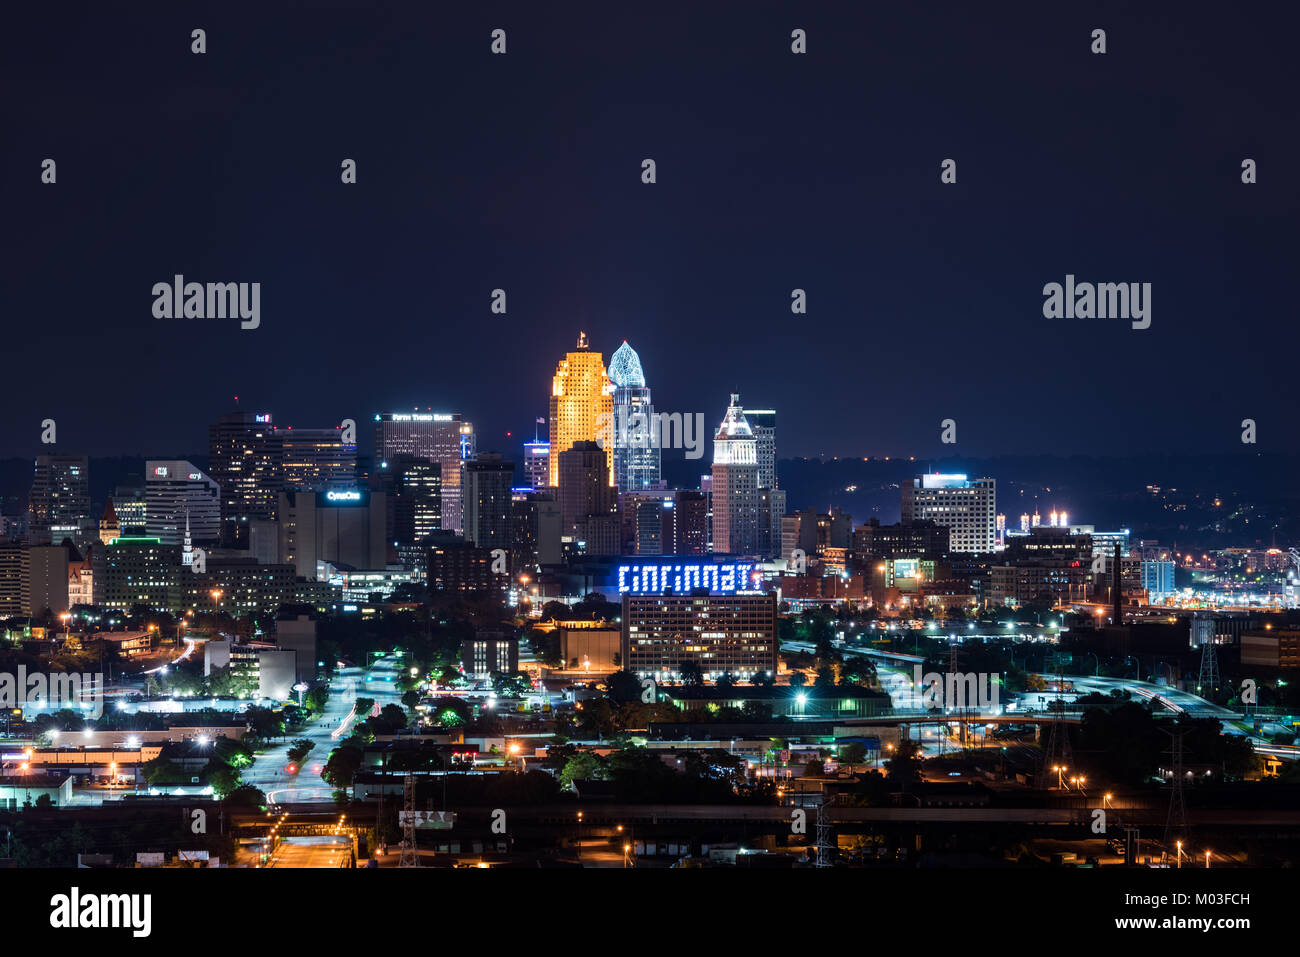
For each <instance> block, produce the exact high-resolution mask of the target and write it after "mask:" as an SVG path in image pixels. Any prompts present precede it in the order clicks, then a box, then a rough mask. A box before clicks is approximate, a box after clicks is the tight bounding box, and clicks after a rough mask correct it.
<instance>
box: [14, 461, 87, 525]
mask: <svg viewBox="0 0 1300 957" xmlns="http://www.w3.org/2000/svg"><path fill="white" fill-rule="evenodd" d="M89 517H90V466H89V461H88V459H87V458H86V456H84V455H40V456H37V458H36V469H35V472H34V473H33V475H32V491H31V495H30V497H29V498H28V520H29V522H30V526H31V530H32V532H33V533H34V535H35V536H36V540H37V541H38V542H39V541H44V540H48V539H49V538H50V534H51V533H50V529H51V527H52V526H54V525H62V524H74V525H75V524H76V523H78V522H79V521H81V520H82V519H84V518H89ZM55 544H58V540H57V539H56V540H55Z"/></svg>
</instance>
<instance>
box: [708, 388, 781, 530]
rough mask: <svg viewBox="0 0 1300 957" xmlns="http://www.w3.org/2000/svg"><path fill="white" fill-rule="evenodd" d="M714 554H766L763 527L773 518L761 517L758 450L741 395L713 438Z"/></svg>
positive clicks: (733, 400)
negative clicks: (742, 405)
mask: <svg viewBox="0 0 1300 957" xmlns="http://www.w3.org/2000/svg"><path fill="white" fill-rule="evenodd" d="M712 479H713V482H712V487H713V551H714V552H715V553H718V554H734V555H752V554H757V553H759V552H760V551H762V540H763V538H764V537H765V536H764V534H763V529H762V526H763V525H766V524H769V523H770V521H771V519H770V516H769V515H768V514H767V513H766V512H763V514H762V515H761V516H760V511H762V510H761V509H760V507H759V506H760V496H759V494H758V448H757V442H756V440H755V439H754V433H753V430H752V429H750V427H749V422H748V421H747V420H746V419H745V410H744V409H743V408H742V407H741V405H740V396H739V395H738V394H736V393H734V392H733V393H732V395H731V404H730V405H729V406H728V407H727V414H726V416H725V417H724V418H723V420H722V424H721V425H720V426H719V427H718V431H717V434H716V435H715V436H714V437H713V469H712Z"/></svg>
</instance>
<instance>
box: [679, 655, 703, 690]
mask: <svg viewBox="0 0 1300 957" xmlns="http://www.w3.org/2000/svg"><path fill="white" fill-rule="evenodd" d="M678 671H679V672H680V673H681V676H682V684H684V685H687V686H689V687H693V688H698V687H699V686H700V685H702V684H704V672H703V670H701V668H700V666H699V665H698V664H697V663H696V662H694V661H683V662H682V663H681V665H680V666H679V667H678Z"/></svg>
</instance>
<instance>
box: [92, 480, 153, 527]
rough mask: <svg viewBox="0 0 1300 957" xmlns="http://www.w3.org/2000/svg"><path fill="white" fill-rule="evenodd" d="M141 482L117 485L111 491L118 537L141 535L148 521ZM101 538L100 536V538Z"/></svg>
mask: <svg viewBox="0 0 1300 957" xmlns="http://www.w3.org/2000/svg"><path fill="white" fill-rule="evenodd" d="M144 484H145V483H143V482H133V483H131V484H129V485H119V486H118V487H117V488H115V489H114V490H113V514H114V515H116V516H117V531H118V534H119V535H143V534H144V530H145V526H146V524H147V523H148V521H149V517H148V514H147V513H148V505H147V503H146V502H145V492H144ZM101 537H102V536H101Z"/></svg>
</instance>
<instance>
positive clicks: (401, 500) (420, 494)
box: [379, 455, 442, 547]
mask: <svg viewBox="0 0 1300 957" xmlns="http://www.w3.org/2000/svg"><path fill="white" fill-rule="evenodd" d="M379 475H380V481H381V486H382V488H383V489H384V491H385V492H387V493H388V511H389V514H390V517H389V520H388V540H389V541H391V542H392V543H393V544H394V545H395V546H397V547H401V546H403V545H413V544H415V543H416V542H422V541H424V540H425V539H426V538H428V537H429V536H430V535H432V534H433V533H434V532H435V531H437V530H438V529H440V528H442V466H441V465H439V464H438V463H437V462H430V461H429V460H428V459H422V458H417V457H416V456H414V455H398V456H396V457H394V458H392V459H388V460H386V461H385V462H384V463H383V464H382V466H381V467H380V469H379Z"/></svg>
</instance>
